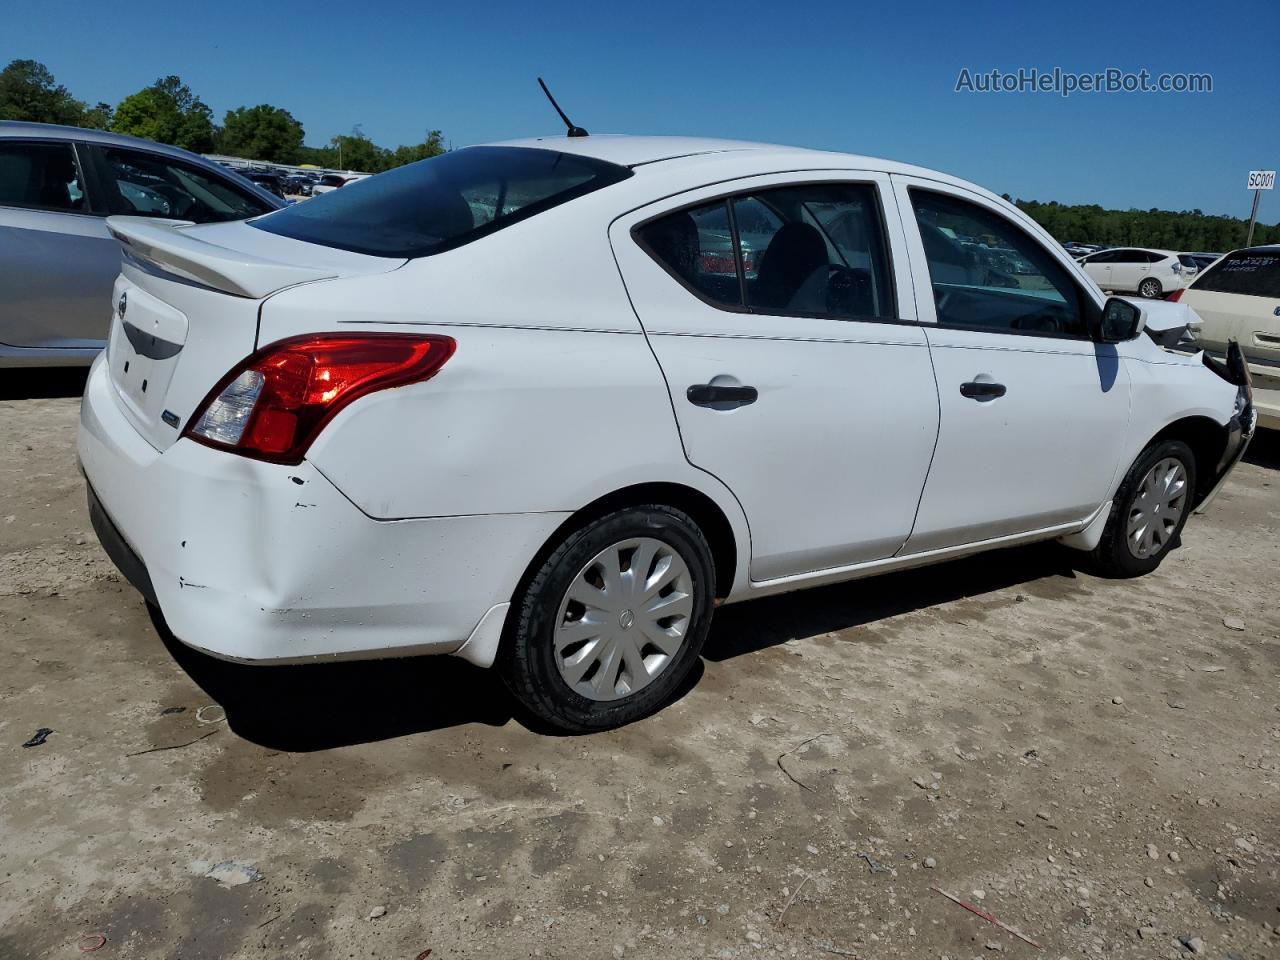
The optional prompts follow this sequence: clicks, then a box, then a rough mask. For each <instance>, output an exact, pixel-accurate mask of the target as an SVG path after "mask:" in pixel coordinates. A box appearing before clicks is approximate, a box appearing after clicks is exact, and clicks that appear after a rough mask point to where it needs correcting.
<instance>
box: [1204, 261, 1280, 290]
mask: <svg viewBox="0 0 1280 960" xmlns="http://www.w3.org/2000/svg"><path fill="white" fill-rule="evenodd" d="M1195 289H1196V290H1207V291H1209V292H1211V293H1243V294H1244V295H1245V296H1249V297H1280V251H1274V252H1273V251H1269V250H1268V251H1262V250H1237V251H1236V252H1235V253H1228V254H1227V255H1226V256H1225V257H1223V258H1222V259H1221V260H1219V261H1218V262H1217V263H1215V264H1214V265H1213V266H1212V267H1210V268H1209V269H1208V270H1206V271H1205V272H1204V273H1202V274H1201V275H1200V278H1199V279H1198V280H1196V282H1195Z"/></svg>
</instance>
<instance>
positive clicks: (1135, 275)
mask: <svg viewBox="0 0 1280 960" xmlns="http://www.w3.org/2000/svg"><path fill="white" fill-rule="evenodd" d="M1149 268H1150V264H1149V263H1148V261H1147V255H1146V253H1145V252H1144V251H1142V250H1117V251H1116V256H1115V259H1114V260H1113V261H1112V262H1111V284H1112V288H1113V289H1115V290H1127V291H1133V290H1137V289H1138V283H1139V281H1141V280H1142V278H1143V277H1144V276H1146V274H1147V271H1148V269H1149Z"/></svg>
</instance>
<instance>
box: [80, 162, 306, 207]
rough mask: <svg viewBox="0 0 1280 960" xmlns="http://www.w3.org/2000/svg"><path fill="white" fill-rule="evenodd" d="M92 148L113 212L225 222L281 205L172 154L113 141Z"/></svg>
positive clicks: (105, 201) (106, 203)
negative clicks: (117, 144)
mask: <svg viewBox="0 0 1280 960" xmlns="http://www.w3.org/2000/svg"><path fill="white" fill-rule="evenodd" d="M86 152H87V154H88V156H89V157H91V158H92V162H93V163H94V165H95V172H96V174H97V178H98V184H99V188H100V192H101V193H102V204H103V206H104V207H105V208H106V210H107V211H108V212H109V213H112V214H123V215H125V216H134V217H157V218H159V219H167V220H187V221H190V222H192V223H223V222H226V221H229V220H245V219H247V218H249V217H256V216H259V215H261V214H264V213H270V212H271V211H272V210H275V209H278V208H279V206H280V205H281V204H280V203H278V202H275V201H272V202H268V201H266V200H264V199H263V198H262V197H261V196H258V195H256V194H254V193H252V192H250V191H249V190H248V189H246V188H245V186H244V185H243V184H242V183H236V182H235V181H233V180H231V179H230V178H229V177H224V176H221V175H220V174H218V173H216V172H214V171H212V170H209V169H207V168H206V167H203V166H198V165H197V164H194V163H188V162H187V161H184V160H181V159H178V158H176V157H171V156H169V155H167V154H162V153H152V152H151V151H148V150H134V149H131V148H128V147H117V146H112V145H109V144H90V145H89V146H88V147H87V149H86Z"/></svg>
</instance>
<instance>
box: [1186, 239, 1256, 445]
mask: <svg viewBox="0 0 1280 960" xmlns="http://www.w3.org/2000/svg"><path fill="white" fill-rule="evenodd" d="M1179 301H1180V302H1181V303H1184V304H1186V305H1187V306H1189V307H1190V308H1191V309H1192V310H1194V311H1195V312H1196V313H1197V314H1199V316H1200V318H1201V320H1202V325H1201V327H1200V331H1199V338H1198V345H1199V346H1201V347H1204V348H1205V349H1207V350H1209V351H1211V352H1213V353H1216V354H1219V355H1221V354H1222V353H1224V352H1225V351H1226V350H1227V347H1228V346H1229V344H1230V343H1231V342H1232V341H1236V342H1238V343H1239V344H1240V347H1241V350H1242V351H1243V353H1244V357H1245V360H1246V361H1248V364H1249V371H1250V375H1251V376H1252V379H1253V388H1254V391H1255V395H1256V399H1255V401H1254V406H1255V407H1256V408H1257V411H1258V419H1259V423H1261V424H1262V426H1264V427H1270V428H1272V429H1280V246H1276V245H1273V246H1264V247H1249V248H1247V249H1244V250H1235V251H1232V252H1231V253H1228V254H1227V255H1226V256H1224V257H1222V258H1221V259H1220V260H1217V261H1216V262H1214V264H1213V265H1212V266H1209V267H1206V268H1205V269H1204V271H1203V272H1202V273H1201V275H1200V276H1199V277H1197V278H1196V279H1195V280H1194V281H1193V282H1192V283H1191V284H1190V285H1189V286H1188V287H1187V288H1186V290H1184V291H1183V292H1182V295H1181V297H1180V298H1179Z"/></svg>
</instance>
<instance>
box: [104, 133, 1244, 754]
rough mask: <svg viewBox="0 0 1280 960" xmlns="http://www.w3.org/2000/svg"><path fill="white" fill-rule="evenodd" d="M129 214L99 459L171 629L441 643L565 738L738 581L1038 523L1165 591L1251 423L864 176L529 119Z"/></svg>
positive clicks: (683, 650)
mask: <svg viewBox="0 0 1280 960" xmlns="http://www.w3.org/2000/svg"><path fill="white" fill-rule="evenodd" d="M109 223H110V226H111V229H112V231H113V232H114V233H115V235H116V236H117V237H118V238H119V240H120V242H121V244H122V247H123V257H124V259H123V268H122V273H121V275H120V277H119V279H118V280H117V282H116V286H115V291H114V299H113V303H112V306H113V308H114V318H113V325H112V330H111V337H110V344H109V347H108V349H107V351H106V352H105V353H104V354H103V355H102V356H101V357H99V358H98V360H97V362H96V363H95V364H94V367H93V370H92V373H91V374H90V377H89V381H88V385H87V387H86V390H85V397H84V404H83V409H82V418H81V430H80V440H79V453H80V458H81V461H82V464H83V468H84V472H85V475H86V477H87V479H88V485H89V502H90V508H91V513H92V517H93V521H94V524H95V527H96V529H97V531H98V534H99V536H100V538H101V539H102V542H103V544H104V546H105V547H106V549H107V551H108V553H110V554H111V556H112V557H113V559H114V560H115V562H116V563H117V564H118V565H119V567H120V568H121V570H122V571H123V572H124V573H125V574H126V575H127V576H128V578H129V579H130V580H131V582H132V583H133V584H134V585H135V586H136V587H137V588H138V589H139V590H140V591H141V592H142V593H143V595H144V596H146V598H147V599H148V600H149V601H151V602H152V603H154V604H156V605H158V606H159V608H160V610H161V611H162V613H163V615H164V617H165V618H166V621H167V623H168V624H169V626H170V627H171V629H172V630H173V632H174V634H175V635H176V636H177V637H179V638H180V639H181V640H183V641H184V642H186V643H187V644H190V645H192V646H194V647H197V648H199V649H201V650H204V651H207V652H209V653H211V654H214V655H216V656H219V657H225V658H229V659H233V660H241V661H247V662H255V663H260V662H264V661H271V662H278V661H284V660H288V661H299V660H310V659H318V658H326V657H373V656H389V655H406V654H419V653H452V654H457V655H459V656H462V657H464V658H466V659H468V660H470V661H472V662H473V663H477V664H481V665H486V666H487V665H491V664H497V665H499V666H500V668H501V671H502V673H503V674H504V676H505V678H506V680H507V682H508V683H509V685H510V687H511V689H512V690H513V691H514V693H515V695H516V696H517V697H518V698H519V699H520V700H521V701H523V703H525V704H526V705H527V706H528V707H529V708H530V709H531V710H532V711H533V712H534V713H535V714H537V715H539V716H540V717H541V718H542V719H543V720H544V721H546V722H549V723H551V724H554V725H557V726H559V727H562V728H566V729H572V730H590V729H599V728H603V727H609V726H613V725H616V724H620V723H624V722H627V721H629V720H632V719H634V718H636V717H638V716H640V715H642V714H644V713H646V712H647V711H651V710H652V709H654V708H656V707H657V706H659V705H660V704H662V703H663V702H664V700H665V699H666V698H668V697H669V696H670V695H671V694H672V692H673V691H674V689H675V688H676V687H677V686H678V685H679V684H680V682H681V680H682V679H683V678H684V677H685V676H686V675H687V673H688V671H689V670H690V668H691V666H692V665H693V664H694V662H695V661H696V658H697V657H698V655H699V651H700V649H701V647H702V643H703V639H704V638H705V636H706V633H707V627H708V623H709V621H710V619H711V613H712V609H713V607H714V606H715V605H716V603H718V602H721V601H723V602H735V601H739V600H748V599H751V598H753V597H759V596H763V595H766V594H771V593H778V592H781V591H785V590H793V589H797V588H800V587H806V586H811V585H816V584H823V583H831V582H833V581H839V580H846V579H851V578H855V577H862V576H867V575H870V574H874V573H879V572H882V571H888V570H896V569H899V568H903V567H911V566H917V565H921V564H926V563H933V562H937V561H942V560H947V559H950V558H953V557H958V556H962V555H965V554H970V553H975V552H977V551H981V550H987V549H991V548H993V547H1001V546H1006V545H1009V544H1016V543H1024V542H1027V541H1032V540H1048V539H1058V540H1062V541H1064V542H1065V543H1067V544H1068V545H1069V546H1071V547H1074V548H1077V549H1078V550H1082V551H1089V552H1090V553H1091V555H1092V562H1093V564H1094V565H1095V567H1096V568H1098V569H1099V570H1101V571H1102V572H1104V573H1106V574H1109V575H1118V576H1130V575H1135V574H1140V573H1145V572H1147V571H1150V570H1152V569H1154V568H1155V567H1156V566H1157V565H1158V564H1159V563H1160V561H1161V560H1162V559H1163V557H1164V556H1165V554H1166V553H1167V552H1168V551H1169V550H1170V549H1171V548H1173V547H1174V546H1176V545H1177V543H1178V537H1179V534H1180V532H1181V530H1182V526H1183V524H1184V523H1185V522H1186V520H1187V516H1188V514H1189V512H1190V511H1191V510H1192V509H1193V508H1194V507H1195V506H1196V505H1197V503H1199V502H1201V501H1202V500H1203V499H1204V498H1206V497H1208V496H1209V495H1210V494H1211V492H1212V491H1213V490H1215V489H1216V487H1217V485H1218V484H1219V483H1220V482H1221V481H1222V480H1223V478H1224V477H1225V475H1226V473H1227V471H1228V470H1230V469H1231V467H1232V466H1233V465H1234V464H1235V462H1236V461H1237V459H1238V458H1239V456H1240V455H1241V453H1242V452H1243V449H1244V446H1245V444H1246V443H1247V441H1248V438H1249V437H1250V435H1251V434H1252V431H1253V420H1254V414H1253V410H1252V404H1251V399H1250V389H1249V386H1248V379H1247V370H1246V368H1245V367H1244V365H1243V362H1242V361H1241V360H1240V357H1239V352H1238V350H1235V351H1233V352H1232V354H1231V355H1230V356H1229V358H1228V362H1227V363H1226V364H1223V363H1220V362H1218V361H1214V360H1212V359H1210V360H1207V361H1206V360H1204V359H1203V358H1202V357H1201V356H1199V355H1197V356H1194V357H1191V356H1186V355H1183V354H1175V353H1172V352H1168V351H1166V350H1164V349H1162V348H1161V346H1159V345H1158V344H1157V343H1156V342H1155V338H1154V337H1153V336H1149V335H1148V333H1151V332H1152V330H1154V328H1155V327H1156V323H1155V321H1156V319H1158V317H1157V315H1158V314H1160V310H1161V309H1162V308H1167V309H1168V310H1175V309H1176V310H1181V311H1183V313H1184V314H1185V313H1188V312H1189V311H1186V308H1185V307H1183V306H1181V305H1178V304H1146V303H1144V304H1142V305H1141V307H1139V306H1138V305H1136V304H1134V303H1130V302H1128V301H1125V300H1119V299H1110V300H1105V299H1104V298H1103V296H1102V294H1101V293H1100V291H1099V289H1098V288H1097V286H1096V285H1095V284H1094V283H1093V282H1092V281H1090V280H1089V278H1088V277H1087V276H1086V275H1085V273H1084V271H1083V270H1081V268H1080V267H1079V266H1077V265H1076V264H1075V263H1074V262H1073V261H1072V260H1071V258H1070V257H1069V256H1068V255H1067V253H1066V252H1065V251H1064V250H1063V249H1062V248H1061V247H1060V246H1059V245H1058V244H1057V243H1055V242H1054V241H1053V239H1052V238H1051V237H1050V236H1049V235H1048V234H1047V233H1045V232H1044V231H1043V230H1041V229H1040V228H1039V227H1038V226H1037V225H1036V224H1035V223H1034V222H1033V221H1031V220H1030V219H1028V218H1027V217H1026V216H1024V215H1023V214H1022V213H1021V212H1019V211H1018V210H1017V209H1015V208H1014V207H1013V206H1012V205H1010V204H1008V203H1006V202H1004V201H1003V200H1001V199H1000V198H999V197H997V196H994V195H993V194H991V193H988V192H987V191H985V190H982V189H980V188H978V187H975V186H972V185H970V184H967V183H964V182H962V181H959V180H956V179H954V178H952V177H948V176H945V175H943V174H939V173H934V172H932V171H929V170H923V169H919V168H916V167H910V166H904V165H901V164H896V163H890V162H886V161H882V160H872V159H869V158H866V157H857V156H848V155H844V154H836V153H821V152H815V151H808V150H801V149H794V148H784V147H776V146H767V145H757V144H746V143H735V142H725V141H713V140H693V139H667V138H646V137H598V136H592V137H586V136H574V137H564V138H547V139H537V140H526V141H518V142H511V143H506V144H499V145H495V146H482V147H471V148H467V149H463V150H458V151H456V152H452V153H448V154H445V155H444V156H441V157H437V158H434V159H431V160H426V161H423V162H421V163H417V164H414V165H412V166H408V167H403V168H400V169H398V170H393V171H391V172H389V173H384V174H380V175H379V176H377V177H374V178H372V179H369V180H367V181H364V182H361V183H357V184H353V185H352V186H350V187H347V188H345V189H342V190H338V191H334V192H333V193H330V194H328V195H325V196H322V197H319V198H317V199H314V200H311V201H309V202H307V203H305V204H299V205H297V206H293V207H289V208H287V209H285V210H281V211H279V212H275V213H270V214H267V215H266V216H263V217H260V218H258V219H255V220H250V221H247V222H242V223H220V224H208V225H202V226H183V225H172V224H169V225H165V224H160V223H156V222H154V221H150V220H146V219H141V218H134V217H113V218H112V219H111V220H110V221H109ZM977 236H982V237H988V238H989V237H994V238H995V239H996V240H997V241H998V243H996V244H995V245H994V246H992V245H991V244H989V243H987V244H974V243H971V242H967V241H966V238H970V237H977ZM993 250H995V251H997V252H998V253H999V255H998V256H996V255H995V254H993ZM1179 322H1180V323H1181V322H1182V321H1181V320H1180V321H1179ZM1148 324H1149V325H1150V328H1151V329H1149V330H1148V331H1147V332H1146V333H1144V332H1143V330H1144V325H1148Z"/></svg>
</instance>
